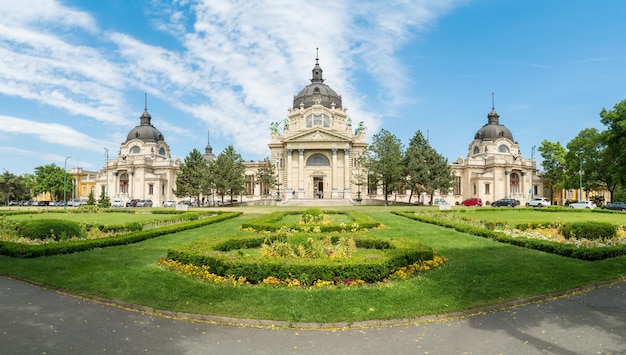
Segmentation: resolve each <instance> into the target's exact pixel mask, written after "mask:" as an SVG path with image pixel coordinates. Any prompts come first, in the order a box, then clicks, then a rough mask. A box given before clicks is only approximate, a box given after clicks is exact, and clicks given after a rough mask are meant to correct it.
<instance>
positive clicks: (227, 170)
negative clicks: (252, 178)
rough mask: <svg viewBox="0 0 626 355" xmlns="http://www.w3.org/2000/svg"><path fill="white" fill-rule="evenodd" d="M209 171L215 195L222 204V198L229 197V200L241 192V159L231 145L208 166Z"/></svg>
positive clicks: (242, 179) (242, 182)
mask: <svg viewBox="0 0 626 355" xmlns="http://www.w3.org/2000/svg"><path fill="white" fill-rule="evenodd" d="M209 171H210V174H211V177H212V178H213V183H214V186H215V190H216V193H217V194H218V195H219V196H220V198H221V200H222V204H223V203H224V196H227V195H228V196H230V200H231V201H232V200H233V198H234V197H235V196H237V195H239V194H240V193H241V192H243V189H244V179H245V177H244V175H243V173H244V171H245V168H244V166H243V159H242V158H241V155H240V154H239V153H237V152H236V151H235V148H233V146H232V145H230V146H228V147H226V149H224V151H222V152H221V153H220V154H219V155H218V156H217V158H216V159H215V160H213V161H212V162H211V164H210V165H209Z"/></svg>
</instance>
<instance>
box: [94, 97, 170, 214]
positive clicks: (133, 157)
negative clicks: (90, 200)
mask: <svg viewBox="0 0 626 355" xmlns="http://www.w3.org/2000/svg"><path fill="white" fill-rule="evenodd" d="M151 119H152V117H151V116H150V114H149V113H148V110H147V109H145V110H144V112H143V114H142V115H141V117H140V118H139V125H138V126H136V127H135V128H133V129H132V130H131V131H130V132H129V133H128V135H127V137H126V141H125V142H123V143H122V144H121V145H120V150H119V153H118V156H117V158H114V159H110V160H109V159H107V160H106V162H105V164H104V168H103V169H102V170H100V171H99V172H98V177H97V178H96V190H97V194H98V196H99V194H100V192H101V191H106V193H107V195H108V196H109V197H110V198H111V199H112V200H113V199H120V200H122V201H124V202H126V201H129V200H131V199H138V200H152V202H153V205H154V206H155V207H156V206H162V204H163V202H164V201H170V200H177V198H176V196H174V193H173V192H172V190H173V189H175V188H176V173H177V172H178V169H179V167H180V163H181V162H180V159H178V158H175V159H173V158H172V157H171V155H170V147H169V145H168V144H167V143H166V142H165V138H164V137H163V134H161V132H160V131H159V130H158V129H157V128H156V127H154V126H153V125H152V123H151Z"/></svg>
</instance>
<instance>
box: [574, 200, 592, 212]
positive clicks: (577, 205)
mask: <svg viewBox="0 0 626 355" xmlns="http://www.w3.org/2000/svg"><path fill="white" fill-rule="evenodd" d="M569 207H570V208H585V209H590V210H592V209H594V208H596V204H595V203H593V201H578V202H574V203H570V204H569Z"/></svg>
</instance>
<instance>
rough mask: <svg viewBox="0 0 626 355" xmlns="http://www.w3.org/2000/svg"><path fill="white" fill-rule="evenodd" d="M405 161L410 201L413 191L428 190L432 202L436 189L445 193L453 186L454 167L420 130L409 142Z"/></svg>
mask: <svg viewBox="0 0 626 355" xmlns="http://www.w3.org/2000/svg"><path fill="white" fill-rule="evenodd" d="M403 163H404V168H405V172H404V173H405V175H406V177H407V181H408V183H409V186H410V187H411V196H409V203H410V202H411V198H412V197H413V191H416V192H418V193H419V192H421V191H425V192H427V193H428V194H429V196H430V203H431V204H432V201H433V195H434V193H435V191H437V190H439V191H441V193H444V194H445V193H447V192H448V190H449V189H450V187H451V186H452V179H453V176H452V168H450V166H449V165H448V159H446V158H444V157H443V156H442V155H441V154H439V153H438V152H437V151H436V150H435V149H434V148H433V147H431V146H430V144H429V143H428V140H426V139H425V138H424V135H423V134H422V132H421V131H419V130H418V131H417V132H416V133H415V135H414V136H413V138H411V141H410V142H409V147H408V148H407V149H406V152H405V154H404V159H403Z"/></svg>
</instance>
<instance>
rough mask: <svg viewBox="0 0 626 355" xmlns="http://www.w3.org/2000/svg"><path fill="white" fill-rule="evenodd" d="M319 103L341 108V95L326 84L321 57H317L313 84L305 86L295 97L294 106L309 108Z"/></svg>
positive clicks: (328, 106)
mask: <svg viewBox="0 0 626 355" xmlns="http://www.w3.org/2000/svg"><path fill="white" fill-rule="evenodd" d="M318 103H319V104H321V105H322V106H324V107H327V108H332V106H333V104H334V105H335V107H337V108H341V95H337V93H336V92H335V90H333V89H331V88H330V86H328V85H326V84H324V79H323V78H322V68H321V67H320V64H319V59H318V58H315V67H313V78H312V79H311V84H309V85H307V86H305V87H304V89H302V90H301V91H300V92H299V93H298V95H296V96H294V97H293V108H294V109H297V108H300V107H303V108H308V107H311V106H313V105H315V104H318Z"/></svg>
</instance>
